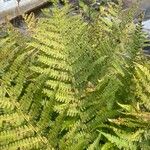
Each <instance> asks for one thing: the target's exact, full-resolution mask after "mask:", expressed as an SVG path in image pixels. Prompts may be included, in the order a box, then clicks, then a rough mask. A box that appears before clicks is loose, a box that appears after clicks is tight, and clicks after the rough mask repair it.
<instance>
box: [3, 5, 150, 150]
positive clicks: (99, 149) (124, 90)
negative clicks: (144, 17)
mask: <svg viewBox="0 0 150 150" xmlns="http://www.w3.org/2000/svg"><path fill="white" fill-rule="evenodd" d="M85 8H87V7H86V6H85ZM87 10H88V9H86V10H85V11H84V10H83V9H82V11H81V10H80V11H78V12H75V11H74V10H72V7H70V6H68V5H65V6H64V7H61V8H58V7H57V6H55V7H54V8H53V9H52V10H49V9H46V10H44V11H43V13H44V16H43V17H42V18H40V19H39V20H38V21H37V20H36V19H35V18H34V15H33V14H31V15H29V16H24V18H25V21H26V31H25V32H24V33H20V32H19V31H17V29H14V28H13V27H11V26H10V25H8V28H7V29H5V30H7V35H6V36H5V37H3V38H1V39H0V40H1V42H0V149H1V150H30V149H31V150H117V149H118V150H122V149H124V150H149V149H150V145H149V143H150V68H149V60H147V58H146V57H145V56H144V54H143V51H142V48H143V46H144V42H145V40H146V37H145V35H144V34H143V33H142V31H141V21H140V18H139V23H138V24H137V25H135V24H134V23H133V18H134V12H135V9H134V8H130V9H128V10H122V5H121V4H117V5H116V4H114V3H108V4H107V5H106V6H101V7H100V10H96V11H95V10H93V9H91V8H90V13H89V11H87ZM83 11H84V13H83Z"/></svg>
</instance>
